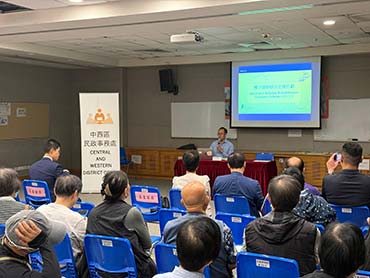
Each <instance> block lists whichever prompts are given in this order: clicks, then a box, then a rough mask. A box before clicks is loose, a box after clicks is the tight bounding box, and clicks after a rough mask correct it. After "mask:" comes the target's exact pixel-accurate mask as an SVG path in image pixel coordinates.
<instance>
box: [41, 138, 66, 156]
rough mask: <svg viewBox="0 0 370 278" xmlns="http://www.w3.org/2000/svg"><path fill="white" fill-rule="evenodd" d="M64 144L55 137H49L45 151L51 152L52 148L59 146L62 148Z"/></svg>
mask: <svg viewBox="0 0 370 278" xmlns="http://www.w3.org/2000/svg"><path fill="white" fill-rule="evenodd" d="M61 146H62V145H61V144H60V143H59V142H58V141H57V140H55V139H49V140H48V141H47V142H46V143H45V145H44V152H45V153H48V152H50V151H51V150H52V149H53V150H56V149H58V148H60V147H61Z"/></svg>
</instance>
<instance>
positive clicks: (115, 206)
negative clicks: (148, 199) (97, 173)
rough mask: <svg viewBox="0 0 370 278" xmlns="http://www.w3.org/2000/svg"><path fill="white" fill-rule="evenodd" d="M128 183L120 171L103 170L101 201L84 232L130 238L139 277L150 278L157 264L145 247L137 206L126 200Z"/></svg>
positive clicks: (145, 232)
mask: <svg viewBox="0 0 370 278" xmlns="http://www.w3.org/2000/svg"><path fill="white" fill-rule="evenodd" d="M129 192H130V185H129V181H128V178H127V175H126V174H125V173H124V172H122V171H112V172H108V173H107V174H105V176H104V178H103V184H102V189H101V194H102V195H103V196H104V201H103V202H102V203H101V204H99V205H98V206H96V207H95V208H93V209H92V210H91V212H90V215H89V220H88V222H87V229H86V233H87V234H96V235H105V236H116V237H124V238H127V239H128V240H130V243H131V247H132V250H133V252H134V255H135V262H136V267H137V271H138V277H139V278H151V277H153V276H154V275H155V274H156V266H155V264H154V262H153V260H152V259H151V258H150V255H149V253H148V252H147V251H146V250H147V249H150V248H151V246H152V242H151V239H150V235H149V231H148V228H147V226H146V224H145V222H144V218H143V216H142V214H141V213H140V211H139V210H138V209H137V208H134V207H132V206H131V205H129V204H127V203H126V201H125V199H127V198H128V196H129Z"/></svg>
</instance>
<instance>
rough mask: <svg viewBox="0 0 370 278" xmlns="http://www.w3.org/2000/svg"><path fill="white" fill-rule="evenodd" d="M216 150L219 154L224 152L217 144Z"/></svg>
mask: <svg viewBox="0 0 370 278" xmlns="http://www.w3.org/2000/svg"><path fill="white" fill-rule="evenodd" d="M217 150H218V151H219V152H220V153H223V152H224V149H223V148H222V147H221V144H218V145H217Z"/></svg>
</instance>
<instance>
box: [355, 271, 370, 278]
mask: <svg viewBox="0 0 370 278" xmlns="http://www.w3.org/2000/svg"><path fill="white" fill-rule="evenodd" d="M354 278H370V272H369V271H365V270H359V271H357V273H356V275H355V277H354Z"/></svg>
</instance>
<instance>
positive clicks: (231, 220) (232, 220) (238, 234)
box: [216, 213, 256, 245]
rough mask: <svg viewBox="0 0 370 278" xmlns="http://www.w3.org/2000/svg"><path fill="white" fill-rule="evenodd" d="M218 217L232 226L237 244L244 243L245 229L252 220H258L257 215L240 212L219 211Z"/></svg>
mask: <svg viewBox="0 0 370 278" xmlns="http://www.w3.org/2000/svg"><path fill="white" fill-rule="evenodd" d="M216 219H217V220H221V221H222V222H224V223H225V224H226V225H227V226H228V227H229V228H230V230H231V233H232V234H233V239H234V243H235V245H242V244H243V235H244V229H245V228H246V227H247V226H248V224H249V223H250V222H252V221H254V220H256V217H255V216H249V215H240V214H230V213H217V214H216Z"/></svg>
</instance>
